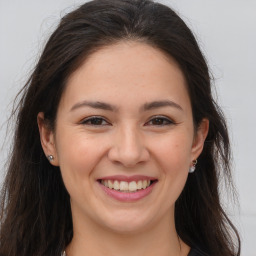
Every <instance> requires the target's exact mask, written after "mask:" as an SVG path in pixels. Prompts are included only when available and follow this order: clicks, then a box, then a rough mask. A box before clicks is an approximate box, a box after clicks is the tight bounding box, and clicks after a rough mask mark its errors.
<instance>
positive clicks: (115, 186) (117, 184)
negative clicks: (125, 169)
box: [104, 180, 120, 190]
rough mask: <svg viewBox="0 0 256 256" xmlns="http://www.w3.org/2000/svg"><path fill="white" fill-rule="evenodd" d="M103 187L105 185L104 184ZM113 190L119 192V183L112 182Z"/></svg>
mask: <svg viewBox="0 0 256 256" xmlns="http://www.w3.org/2000/svg"><path fill="white" fill-rule="evenodd" d="M104 185H105V184H104ZM113 189H115V190H119V189H120V186H119V182H118V181H117V180H115V181H114V187H113Z"/></svg>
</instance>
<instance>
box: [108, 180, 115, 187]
mask: <svg viewBox="0 0 256 256" xmlns="http://www.w3.org/2000/svg"><path fill="white" fill-rule="evenodd" d="M108 187H109V188H114V184H113V182H112V180H109V181H108Z"/></svg>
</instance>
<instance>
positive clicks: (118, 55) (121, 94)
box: [38, 41, 208, 256]
mask: <svg viewBox="0 0 256 256" xmlns="http://www.w3.org/2000/svg"><path fill="white" fill-rule="evenodd" d="M84 101H97V102H104V103H108V104H111V105H113V106H114V109H113V111H110V110H105V109H98V108H93V107H89V106H85V105H83V104H81V103H82V102H84ZM154 101H171V102H174V103H175V104H171V105H170V106H169V105H168V106H162V107H157V108H152V109H150V110H143V109H142V106H143V105H144V104H146V103H151V102H154ZM91 116H97V117H98V118H101V119H97V122H96V124H95V119H94V120H93V122H94V123H92V121H88V117H91ZM156 117H158V118H160V119H156ZM85 119H86V122H85ZM93 124H94V125H93ZM38 125H39V130H40V134H41V143H42V147H43V149H44V151H45V154H46V155H53V156H54V160H53V161H52V162H51V163H52V164H53V165H55V166H60V170H61V174H62V177H63V180H64V183H65V186H66V188H67V190H68V192H69V194H70V200H71V210H72V217H73V225H74V237H73V240H72V242H71V244H70V245H69V246H68V248H67V249H66V252H67V255H68V256H80V255H94V256H97V255H123V256H126V255H127V256H128V255H129V256H130V255H133V256H137V255H140V256H141V255H147V256H148V255H152V256H153V255H161V256H167V255H168V256H171V255H176V256H177V255H187V254H188V252H189V249H190V248H189V247H188V246H187V245H186V244H185V243H183V242H182V241H181V240H180V239H179V238H178V236H177V233H176V230H175V224H174V205H175V201H176V200H177V198H178V197H179V195H180V193H181V191H182V189H183V187H184V185H185V182H186V180H187V177H188V170H189V167H190V166H191V165H192V161H193V160H194V159H197V158H198V156H199V155H200V153H201V152H202V150H203V145H204V140H205V138H206V135H207V132H208V120H203V121H202V123H201V125H200V127H199V128H198V130H196V131H195V130H194V126H193V118H192V110H191V103H190V99H189V95H188V92H187V89H186V81H185V79H184V76H183V74H182V72H181V70H180V69H179V67H178V65H177V63H176V62H175V61H174V60H173V59H171V58H170V57H168V58H167V57H166V55H165V54H163V53H162V52H161V51H159V50H158V49H155V48H152V47H151V46H149V45H146V44H144V43H139V42H132V41H129V42H127V41H126V42H119V43H116V44H114V45H111V46H108V47H105V48H103V49H101V50H99V51H97V52H96V53H93V54H92V55H91V56H90V57H89V58H87V59H86V61H85V62H84V63H83V64H82V65H81V66H80V67H79V68H78V69H77V70H76V71H75V72H74V73H73V74H72V75H71V76H70V78H69V80H68V83H67V87H66V89H65V91H64V93H63V95H62V98H61V101H60V104H59V107H58V112H57V120H56V127H55V131H51V130H49V129H48V128H47V126H46V125H45V122H44V115H43V113H39V114H38ZM137 174H139V175H147V176H152V177H154V178H156V179H157V180H158V182H157V183H156V184H155V186H154V188H153V190H152V192H151V193H150V194H149V195H148V196H146V197H144V198H143V199H141V200H138V201H135V202H120V201H118V200H116V199H113V198H111V197H109V196H108V195H106V194H105V193H104V191H103V190H102V189H101V187H100V186H99V183H98V182H97V179H99V178H100V177H103V176H110V175H126V176H132V175H137Z"/></svg>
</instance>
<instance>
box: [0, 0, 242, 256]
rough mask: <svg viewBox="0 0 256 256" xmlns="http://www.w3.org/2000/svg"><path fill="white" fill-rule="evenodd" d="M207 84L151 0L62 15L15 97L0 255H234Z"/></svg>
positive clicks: (180, 32) (222, 146)
mask: <svg viewBox="0 0 256 256" xmlns="http://www.w3.org/2000/svg"><path fill="white" fill-rule="evenodd" d="M210 82H211V81H210V77H209V71H208V67H207V64H206V61H205V59H204V57H203V55H202V53H201V51H200V49H199V47H198V45H197V43H196V40H195V38H194V36H193V35H192V33H191V31H190V30H189V29H188V27H187V26H186V25H185V24H184V22H183V21H182V20H181V19H180V18H179V17H178V16H177V14H176V13H175V12H174V11H173V10H171V9H170V8H168V7H166V6H164V5H161V4H159V3H154V2H153V1H150V0H104V1H102V0H94V1H91V2H89V3H86V4H84V5H82V6H81V7H80V8H78V9H77V10H75V11H73V12H71V13H70V14H67V15H66V16H65V17H64V18H63V19H62V20H61V22H60V24H59V26H58V28H57V29H56V31H55V32H54V33H53V34H52V36H51V37H50V39H49V41H48V43H47V44H46V46H45V49H44V51H43V53H42V56H41V58H40V60H39V62H38V64H37V66H36V68H35V70H34V72H33V74H32V75H31V77H30V79H29V81H28V82H27V84H26V85H25V86H24V88H23V89H22V92H21V95H22V96H21V100H20V102H19V105H18V107H17V122H16V132H15V137H14V145H13V151H12V154H11V159H10V163H9V167H8V173H7V177H6V180H5V183H4V186H3V198H2V215H1V216H2V219H1V222H2V223H1V245H0V255H3V256H7V255H19V256H22V255H24V256H25V255H26V256H28V255H31V256H32V255H33V256H34V255H67V256H79V255H95V256H97V255H134V256H136V255H168V256H170V255H184V256H185V255H189V256H193V255H218V256H221V255H223V256H224V255H225V256H228V255H230V256H231V255H240V245H239V236H238V234H237V231H236V229H235V228H234V226H233V225H232V223H231V222H230V220H229V219H228V217H227V215H226V214H225V212H224V211H223V209H222V207H221V203H220V198H219V191H218V185H219V177H220V176H221V177H222V176H225V177H226V178H227V179H228V180H229V181H231V174H230V167H229V154H230V149H229V139H228V133H227V128H226V124H225V120H224V118H223V115H222V113H221V111H220V109H219V108H218V106H217V104H216V103H215V102H214V100H213V98H212V95H211V85H210Z"/></svg>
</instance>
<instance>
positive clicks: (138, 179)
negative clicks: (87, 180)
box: [97, 175, 158, 202]
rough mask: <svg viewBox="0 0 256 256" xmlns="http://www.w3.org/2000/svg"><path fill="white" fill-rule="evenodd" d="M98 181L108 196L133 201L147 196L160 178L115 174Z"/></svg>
mask: <svg viewBox="0 0 256 256" xmlns="http://www.w3.org/2000/svg"><path fill="white" fill-rule="evenodd" d="M97 181H98V184H99V185H100V187H101V189H102V190H103V191H104V192H105V194H106V195H107V196H110V197H112V198H114V199H116V200H118V201H122V202H132V201H137V200H140V199H143V198H144V197H147V196H148V195H149V194H150V193H151V192H152V190H153V188H154V185H155V184H156V183H157V181H158V180H157V179H156V178H153V177H148V176H144V175H134V176H130V177H127V176H123V175H115V176H108V177H104V178H100V179H98V180H97Z"/></svg>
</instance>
